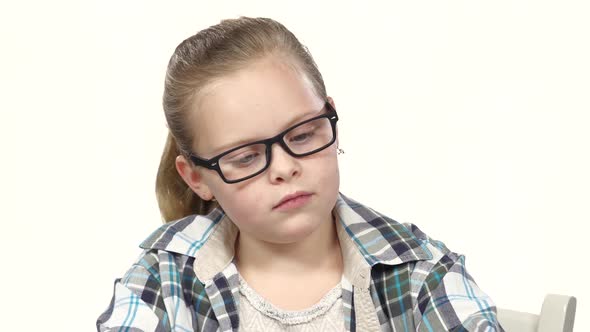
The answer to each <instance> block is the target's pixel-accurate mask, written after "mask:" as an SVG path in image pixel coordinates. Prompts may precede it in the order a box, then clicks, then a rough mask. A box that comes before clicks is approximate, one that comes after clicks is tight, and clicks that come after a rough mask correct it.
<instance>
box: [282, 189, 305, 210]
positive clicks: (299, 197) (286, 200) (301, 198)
mask: <svg viewBox="0 0 590 332" xmlns="http://www.w3.org/2000/svg"><path fill="white" fill-rule="evenodd" d="M311 195H312V193H310V192H306V191H296V192H294V193H292V194H289V195H286V196H284V197H283V198H282V199H281V200H280V201H279V202H278V203H277V204H276V205H275V206H273V208H272V209H273V210H277V209H281V210H285V209H291V208H297V207H300V206H303V205H305V204H306V203H307V202H308V201H309V199H310V197H311Z"/></svg>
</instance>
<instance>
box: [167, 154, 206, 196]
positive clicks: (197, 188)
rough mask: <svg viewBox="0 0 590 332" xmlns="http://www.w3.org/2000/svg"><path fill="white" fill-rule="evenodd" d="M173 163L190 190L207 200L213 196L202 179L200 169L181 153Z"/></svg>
mask: <svg viewBox="0 0 590 332" xmlns="http://www.w3.org/2000/svg"><path fill="white" fill-rule="evenodd" d="M175 165H176V170H177V171H178V174H180V176H181V177H182V179H183V180H184V182H185V183H186V184H187V185H188V186H189V188H191V189H192V191H194V192H195V193H196V194H197V195H199V197H201V199H202V200H204V201H209V200H211V199H212V198H213V193H212V192H211V189H210V188H209V186H208V185H207V184H205V182H204V181H203V174H202V170H201V169H199V168H197V167H194V165H193V164H192V163H191V162H190V161H188V160H187V159H186V158H185V157H184V156H182V155H180V156H177V157H176V161H175Z"/></svg>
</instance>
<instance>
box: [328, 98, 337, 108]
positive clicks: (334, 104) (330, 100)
mask: <svg viewBox="0 0 590 332" xmlns="http://www.w3.org/2000/svg"><path fill="white" fill-rule="evenodd" d="M328 102H329V103H330V105H332V107H334V109H336V103H334V99H332V97H330V96H328Z"/></svg>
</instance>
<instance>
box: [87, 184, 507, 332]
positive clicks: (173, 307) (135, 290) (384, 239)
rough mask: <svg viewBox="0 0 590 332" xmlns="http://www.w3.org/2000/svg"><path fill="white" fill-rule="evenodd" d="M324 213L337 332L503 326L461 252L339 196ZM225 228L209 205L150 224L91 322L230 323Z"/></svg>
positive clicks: (491, 331) (119, 327) (231, 275)
mask: <svg viewBox="0 0 590 332" xmlns="http://www.w3.org/2000/svg"><path fill="white" fill-rule="evenodd" d="M333 214H334V216H335V220H336V226H337V231H338V235H339V238H340V243H341V246H342V247H343V253H344V260H345V262H344V263H345V273H344V278H343V282H342V302H343V311H344V322H343V330H345V331H349V332H354V331H359V332H364V331H429V332H432V331H488V332H496V331H503V329H502V327H501V326H500V325H499V323H498V321H497V318H496V307H495V305H494V303H493V302H492V300H491V299H490V298H489V297H488V296H487V295H486V294H485V293H483V292H482V291H481V290H480V289H479V287H478V286H477V285H476V283H475V282H474V280H473V278H472V277H471V276H470V275H469V274H468V273H467V271H466V270H465V260H464V257H463V256H461V255H458V254H456V253H454V252H451V251H450V250H449V249H447V248H446V247H445V245H444V244H443V243H442V242H439V241H435V240H433V239H431V238H430V237H428V236H427V235H426V234H424V233H423V232H422V231H421V230H420V229H418V228H417V227H416V226H414V225H411V224H400V223H398V222H396V221H394V220H392V219H390V218H388V217H386V216H384V215H382V214H380V213H378V212H376V211H374V210H372V209H370V208H368V207H366V206H364V205H361V204H359V203H358V202H355V201H354V200H352V199H349V198H347V197H345V196H344V195H342V194H340V195H339V197H338V201H337V203H336V206H335V208H334V210H333ZM232 227H234V228H235V226H233V225H232V224H231V220H229V218H227V216H226V215H225V214H224V212H223V211H222V210H221V209H216V210H214V211H212V212H211V213H209V214H208V215H206V216H203V215H191V216H187V217H185V218H183V219H181V220H178V221H175V222H171V223H168V224H165V225H163V226H162V227H160V228H159V229H158V230H156V231H155V232H154V233H153V234H151V235H150V236H149V237H148V238H147V239H146V240H145V241H144V242H143V243H142V244H141V247H142V248H143V249H144V252H143V253H142V254H141V256H140V257H139V258H138V260H137V261H136V263H135V264H134V265H133V266H132V267H131V268H130V269H129V270H128V271H127V273H126V274H125V275H124V276H123V278H121V279H117V280H116V281H115V289H114V295H113V299H112V301H111V303H110V305H109V307H108V308H107V310H106V311H105V312H104V313H103V314H102V315H100V317H99V318H98V320H97V330H98V331H129V332H135V331H208V332H213V331H238V329H239V325H240V318H242V317H239V316H238V307H239V302H238V299H239V296H238V291H239V279H238V271H237V269H236V266H235V264H234V263H233V261H232V260H231V258H232V256H233V252H232V251H233V246H229V245H228V244H229V243H231V240H232V238H231V237H232V236H235V234H236V233H235V229H233V228H232ZM225 239H227V240H226V241H224V240H225ZM215 246H220V247H215ZM207 250H209V251H210V252H212V253H215V255H216V256H223V257H222V259H221V260H220V263H219V264H217V265H216V264H214V263H211V264H208V263H209V262H210V260H209V259H208V258H207V257H206V254H207ZM217 253H219V255H217ZM224 255H225V256H224ZM224 258H225V259H226V260H223V259H224ZM213 265H215V266H213ZM363 266H365V267H366V270H367V271H368V275H366V277H365V274H363V273H364V272H363V268H362V267H363ZM198 276H199V277H201V278H199V277H198Z"/></svg>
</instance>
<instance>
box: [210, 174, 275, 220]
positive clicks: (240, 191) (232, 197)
mask: <svg viewBox="0 0 590 332" xmlns="http://www.w3.org/2000/svg"><path fill="white" fill-rule="evenodd" d="M222 182H223V181H222ZM258 187H259V186H256V185H255V184H254V183H246V182H244V183H236V184H227V183H221V184H219V186H217V187H216V188H215V191H216V192H217V193H218V196H217V197H218V199H217V200H218V202H219V204H220V205H221V206H222V207H223V209H224V211H225V213H227V215H228V216H229V217H230V219H232V221H234V223H236V224H242V223H250V221H251V220H257V219H259V218H258V217H257V214H260V213H261V212H264V211H266V210H267V207H266V205H265V201H264V199H263V198H264V197H265V196H264V194H263V193H264V191H263V190H257V189H258ZM267 193H268V192H267Z"/></svg>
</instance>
